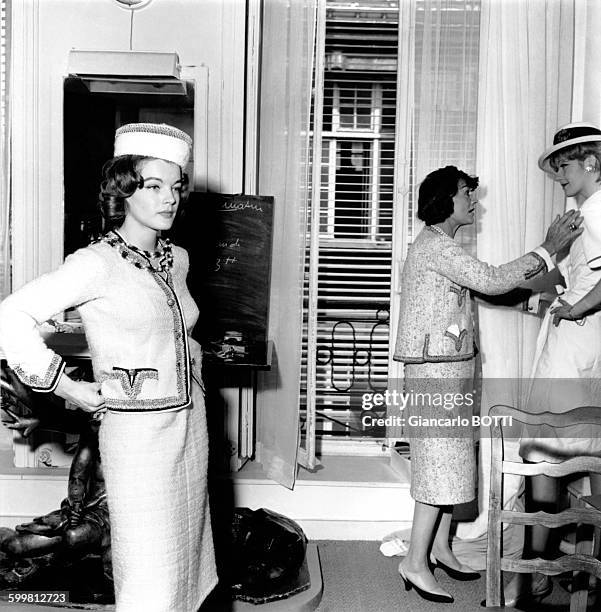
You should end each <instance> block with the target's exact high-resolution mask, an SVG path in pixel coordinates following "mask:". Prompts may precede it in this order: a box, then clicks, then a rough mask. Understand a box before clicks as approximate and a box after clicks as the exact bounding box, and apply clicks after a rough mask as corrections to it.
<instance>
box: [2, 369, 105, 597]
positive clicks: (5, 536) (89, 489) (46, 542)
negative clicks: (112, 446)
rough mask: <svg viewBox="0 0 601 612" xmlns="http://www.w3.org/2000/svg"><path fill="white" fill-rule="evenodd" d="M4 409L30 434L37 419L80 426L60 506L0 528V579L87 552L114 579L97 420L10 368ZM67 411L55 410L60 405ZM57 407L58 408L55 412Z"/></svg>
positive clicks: (17, 578)
mask: <svg viewBox="0 0 601 612" xmlns="http://www.w3.org/2000/svg"><path fill="white" fill-rule="evenodd" d="M2 410H3V411H4V412H5V414H6V417H8V418H9V419H10V421H8V422H6V420H5V424H6V426H7V427H9V428H10V429H13V430H18V431H20V432H21V433H22V435H24V436H29V435H30V434H31V433H32V432H33V431H34V430H35V429H36V428H37V427H38V426H39V425H40V423H41V422H43V421H45V420H47V419H49V418H56V417H60V418H59V419H58V420H63V421H64V422H67V421H73V422H72V423H71V425H73V424H75V426H76V428H77V429H79V433H80V437H79V443H78V446H77V451H76V453H75V456H74V458H73V461H72V463H71V469H70V472H69V483H68V490H67V497H66V498H65V499H64V500H63V501H62V502H61V505H60V509H57V510H54V511H53V512H50V513H48V514H46V515H44V516H38V517H36V518H35V519H33V521H31V522H30V523H24V524H22V525H17V526H16V527H15V529H14V530H9V529H3V530H1V531H0V552H1V553H4V556H5V558H4V559H3V562H2V563H1V564H0V584H1V582H2V580H4V582H5V583H6V584H7V585H10V586H13V587H14V586H17V585H23V583H25V582H26V581H28V580H29V579H30V578H31V577H32V576H33V575H34V574H35V573H36V572H37V571H38V570H39V569H40V568H42V567H47V566H48V565H52V564H58V565H64V566H69V565H72V564H73V563H75V562H77V561H79V560H81V559H83V558H84V557H86V556H87V555H98V556H100V557H101V558H102V566H103V572H104V576H105V578H106V579H108V580H112V567H111V553H110V522H109V514H108V505H107V500H106V491H105V483H104V477H103V475H102V466H101V462H100V454H99V450H98V428H99V423H98V421H95V420H94V419H91V418H89V417H87V416H84V418H82V413H81V412H80V411H77V412H74V411H66V410H64V408H61V407H60V405H59V404H56V403H54V401H53V399H52V397H51V396H46V395H44V396H42V397H40V394H32V392H31V391H30V390H29V389H28V388H27V387H25V386H24V385H23V384H22V383H21V382H20V381H19V379H18V378H17V377H16V376H15V375H14V373H13V372H12V371H11V370H10V369H9V368H3V369H2ZM61 410H62V411H63V412H64V413H69V414H58V413H60V411H61ZM57 411H58V413H57Z"/></svg>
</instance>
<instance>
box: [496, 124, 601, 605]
mask: <svg viewBox="0 0 601 612" xmlns="http://www.w3.org/2000/svg"><path fill="white" fill-rule="evenodd" d="M538 164H539V166H540V168H541V169H542V170H544V171H545V172H547V173H548V174H549V175H550V176H551V178H552V179H553V180H555V181H557V182H559V183H560V185H561V186H562V188H563V190H564V193H565V195H566V197H571V198H574V200H575V203H576V207H577V209H578V210H579V211H580V214H581V216H582V219H583V223H582V228H583V232H582V234H581V235H580V236H578V237H577V238H576V240H574V242H573V243H572V245H571V246H570V249H569V252H568V253H566V254H565V257H563V259H561V258H559V256H558V261H557V267H558V268H559V271H560V272H561V274H562V276H563V278H564V281H565V285H566V289H565V292H564V293H563V296H562V297H558V298H557V299H556V300H555V302H554V303H553V304H552V306H551V308H550V309H549V310H548V311H547V314H546V316H545V318H544V320H543V323H542V325H541V329H540V332H539V335H538V340H537V348H536V352H535V357H534V364H533V369H532V379H533V380H532V384H531V388H530V392H529V397H528V402H527V409H528V410H529V411H531V412H533V413H539V412H545V411H551V412H556V413H561V412H567V411H568V410H571V409H572V408H576V407H578V406H598V405H599V400H600V399H601V311H599V310H596V309H595V307H596V306H598V304H599V303H601V130H600V129H599V128H598V127H597V126H595V125H593V124H591V123H571V124H569V125H566V126H564V127H562V128H560V129H559V130H558V132H557V133H556V134H555V137H554V139H553V145H552V146H551V147H549V148H548V149H547V150H546V151H545V152H544V153H543V154H542V155H541V156H540V158H539V160H538ZM554 379H558V380H555V381H554ZM527 433H528V436H532V437H528V438H526V437H525V438H523V439H522V440H521V443H520V455H521V456H522V457H523V458H524V459H525V460H526V461H529V462H539V461H549V462H558V461H563V460H564V459H567V458H569V457H571V456H576V455H601V432H598V431H593V430H592V429H591V426H590V425H586V426H582V427H581V428H578V429H571V428H570V430H569V431H568V428H562V430H561V431H558V430H555V431H554V430H552V429H551V428H544V431H542V430H535V429H530V430H529V431H528V432H527ZM531 481H532V490H531V496H530V499H529V500H527V504H528V510H529V511H532V512H534V511H536V510H546V511H549V509H550V508H553V507H556V506H557V502H558V499H559V489H558V479H556V478H549V477H547V476H537V477H534V478H532V479H531ZM591 487H592V489H593V491H594V492H596V493H601V479H600V478H599V476H597V475H594V474H591ZM549 536H550V532H549V529H547V528H545V527H541V526H535V527H533V528H532V538H531V542H530V543H529V545H528V546H527V547H526V548H527V554H528V555H530V556H532V557H545V556H547V555H548V554H549V553H553V552H555V551H556V547H557V542H555V543H554V544H553V543H552V542H550V537H549ZM554 549H555V550H554ZM525 582H528V577H525V576H524V575H521V574H518V575H517V577H516V579H515V580H514V582H513V583H512V585H511V587H508V589H506V602H505V605H506V606H507V605H516V604H517V603H518V601H519V600H520V599H522V598H524V597H525V596H528V597H530V598H532V597H535V598H541V597H543V596H545V595H547V594H548V593H550V592H551V589H552V582H551V580H550V579H549V577H548V576H543V575H538V574H537V575H535V576H534V577H532V579H531V581H530V584H524V583H525ZM518 593H520V594H519V595H518Z"/></svg>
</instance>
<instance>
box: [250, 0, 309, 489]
mask: <svg viewBox="0 0 601 612" xmlns="http://www.w3.org/2000/svg"><path fill="white" fill-rule="evenodd" d="M314 5H315V2H314V0H299V1H298V2H289V1H287V0H271V1H270V2H267V3H265V4H264V14H263V48H264V50H265V51H264V53H263V62H262V66H261V70H262V73H261V117H260V157H259V181H258V188H259V193H260V194H264V195H273V196H275V210H274V215H275V217H274V235H273V258H272V268H271V287H272V291H271V297H270V321H269V338H270V340H272V341H273V358H272V366H271V371H270V372H268V373H267V374H265V375H263V376H261V377H260V379H259V387H258V400H257V419H258V422H257V459H258V460H259V461H260V463H261V464H262V466H263V469H264V470H265V472H266V473H267V475H268V476H269V477H270V478H272V479H273V480H276V481H277V482H279V483H280V484H283V485H285V486H287V487H289V488H292V487H293V486H294V481H295V477H296V456H297V449H298V435H299V434H298V432H299V393H298V390H299V380H300V369H301V341H302V287H303V254H304V233H305V212H304V211H305V201H306V187H307V185H306V176H307V167H308V165H307V160H308V146H309V143H308V135H309V111H310V93H311V77H312V67H313V65H312V60H311V58H312V55H313V46H314V35H315V32H314V27H315V11H314Z"/></svg>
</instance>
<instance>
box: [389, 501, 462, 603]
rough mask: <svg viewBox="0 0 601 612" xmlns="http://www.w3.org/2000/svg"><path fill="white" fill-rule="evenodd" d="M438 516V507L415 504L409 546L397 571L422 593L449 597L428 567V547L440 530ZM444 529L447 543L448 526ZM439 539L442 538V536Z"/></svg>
mask: <svg viewBox="0 0 601 612" xmlns="http://www.w3.org/2000/svg"><path fill="white" fill-rule="evenodd" d="M445 508H446V507H445ZM440 515H441V508H440V506H432V505H430V504H424V503H422V502H418V501H416V502H415V509H414V510H413V525H412V527H411V544H410V545H409V550H408V552H407V556H406V557H405V559H404V560H403V561H401V564H400V565H399V569H400V570H402V572H403V574H404V575H405V577H406V578H408V579H409V580H411V582H413V583H414V584H415V585H416V586H418V587H420V588H421V589H423V590H424V591H430V592H431V593H436V594H439V595H449V593H447V591H445V590H444V589H443V588H442V587H441V586H440V585H439V584H438V582H437V581H436V578H434V574H432V572H431V571H430V568H429V566H428V555H429V551H430V545H431V544H432V541H433V538H434V535H435V533H436V536H437V537H438V532H439V530H440V524H439V523H440V519H441V517H440ZM449 524H450V521H449ZM443 529H444V527H443ZM446 529H447V534H446V537H447V541H448V535H449V534H448V525H447V526H446ZM441 537H443V536H442V534H441Z"/></svg>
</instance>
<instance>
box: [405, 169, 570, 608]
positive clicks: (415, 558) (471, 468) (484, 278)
mask: <svg viewBox="0 0 601 612" xmlns="http://www.w3.org/2000/svg"><path fill="white" fill-rule="evenodd" d="M477 186H478V178H477V177H471V176H469V175H467V174H466V173H465V172H462V171H461V170H458V169H457V168H456V167H454V166H446V167H445V168H440V169H438V170H435V171H434V172H432V173H430V174H429V175H428V176H427V177H426V178H425V180H424V181H423V183H422V184H421V186H420V189H419V200H418V217H419V218H420V219H421V220H422V221H424V222H425V224H426V226H425V227H424V229H423V230H422V231H421V232H420V234H419V235H418V236H417V237H416V239H415V241H414V242H413V244H412V245H411V247H410V248H409V252H408V255H407V259H406V261H405V266H404V268H403V277H402V292H401V307H400V315H399V325H398V336H397V343H396V349H395V354H394V358H395V359H396V360H397V361H402V362H404V363H405V392H406V393H410V392H413V395H412V396H411V395H410V397H413V398H419V397H426V398H427V397H429V398H434V397H439V398H440V397H447V398H448V397H453V398H454V399H453V402H452V403H450V404H449V403H448V402H447V405H444V406H440V405H436V401H435V400H431V401H430V403H429V404H427V403H425V402H424V401H420V402H417V401H416V402H414V405H413V406H411V401H410V405H409V406H408V408H407V410H406V413H405V415H404V416H405V417H412V421H411V422H410V423H409V424H413V425H416V427H415V428H413V429H411V430H410V431H409V432H408V435H409V438H410V443H411V465H412V470H411V472H412V474H411V496H412V497H413V499H414V500H415V510H414V516H413V527H412V537H411V545H410V548H409V551H408V553H407V556H406V558H405V559H404V560H403V561H402V562H401V564H400V566H399V573H400V575H401V577H402V578H403V581H404V582H405V588H406V589H410V588H411V587H415V589H416V591H417V592H418V593H419V594H420V595H421V596H422V597H424V598H426V599H429V600H431V601H438V602H441V603H442V602H444V603H450V602H452V601H453V597H452V596H451V595H450V594H449V593H447V592H446V591H445V590H444V589H443V588H442V587H441V586H440V585H439V584H438V582H437V581H436V579H435V577H434V575H433V573H432V572H431V570H430V568H429V565H428V557H427V555H428V551H429V550H430V548H431V556H430V561H431V562H432V563H436V564H437V566H438V567H441V568H442V569H443V570H445V571H446V572H447V573H448V574H449V575H450V576H451V577H453V578H455V579H458V580H472V579H476V578H478V577H479V574H478V573H477V572H474V571H472V570H471V569H470V568H469V567H467V566H465V565H463V564H461V563H460V562H459V561H458V560H457V558H456V557H455V556H454V554H453V552H452V551H451V549H450V547H449V541H448V540H449V527H450V523H451V515H452V510H453V505H454V504H459V503H464V502H469V501H471V500H472V499H474V497H475V477H476V462H475V453H474V443H473V436H472V429H471V428H470V427H465V426H463V427H459V426H455V423H453V426H451V427H445V426H446V423H443V422H442V421H440V419H441V417H442V418H451V419H452V418H453V417H455V418H457V417H459V418H462V417H465V416H467V415H469V416H471V405H470V394H471V392H472V390H473V375H474V348H473V347H474V328H473V319H472V313H471V303H470V290H475V291H478V292H480V293H484V294H489V295H493V294H502V293H506V292H508V291H510V290H511V289H514V288H515V287H517V286H519V285H520V284H522V283H524V282H525V281H526V280H528V279H530V278H532V277H534V276H536V275H538V274H541V273H544V272H547V271H548V270H549V269H551V268H552V267H553V263H552V261H551V258H550V256H551V255H553V254H555V253H556V252H557V251H558V250H560V249H561V248H563V247H564V246H566V245H568V244H570V243H571V241H572V240H573V239H574V238H576V236H578V235H579V234H580V233H581V229H580V228H579V226H580V224H581V222H582V221H581V219H580V217H579V216H578V213H576V212H574V211H572V212H570V213H566V215H564V216H563V217H562V218H561V219H560V218H557V219H556V220H555V221H554V222H553V224H552V225H551V226H550V228H549V230H548V232H547V237H546V240H545V242H544V243H543V244H542V245H541V246H540V247H537V248H536V249H534V250H533V251H532V252H530V253H527V254H526V255H523V256H522V257H520V258H519V259H516V260H514V261H512V262H510V263H507V264H504V265H501V266H490V265H488V264H486V263H483V262H481V261H479V260H477V259H475V258H473V257H471V256H470V255H469V254H468V253H467V252H466V251H465V250H464V249H462V248H461V246H460V245H459V244H458V243H456V242H455V241H454V239H453V237H454V236H455V233H456V231H457V230H458V229H459V228H460V227H461V226H462V225H471V224H472V223H473V222H474V219H475V207H476V200H475V199H474V198H473V193H474V191H475V189H476V187H477ZM420 393H422V394H425V395H423V396H419V395H418V394H420ZM448 394H452V396H450V395H448ZM457 394H459V395H457ZM457 398H460V399H457ZM419 419H421V420H419ZM426 419H429V420H426ZM432 419H436V426H433V421H432ZM408 421H409V418H406V422H408ZM421 425H423V426H421Z"/></svg>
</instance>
